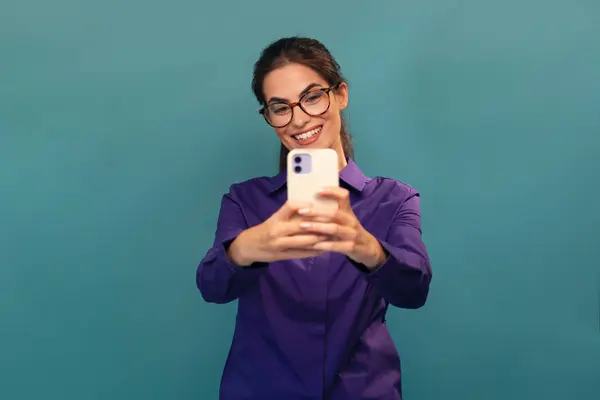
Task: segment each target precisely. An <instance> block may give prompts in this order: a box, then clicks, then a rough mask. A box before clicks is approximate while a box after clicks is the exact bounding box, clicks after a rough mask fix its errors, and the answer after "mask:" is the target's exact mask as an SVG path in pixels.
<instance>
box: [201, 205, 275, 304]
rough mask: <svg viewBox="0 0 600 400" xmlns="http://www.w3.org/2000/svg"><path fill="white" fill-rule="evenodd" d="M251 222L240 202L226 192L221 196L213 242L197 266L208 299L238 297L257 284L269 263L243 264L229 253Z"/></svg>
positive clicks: (213, 301) (203, 290)
mask: <svg viewBox="0 0 600 400" xmlns="http://www.w3.org/2000/svg"><path fill="white" fill-rule="evenodd" d="M247 228H248V224H247V223H246V220H245V218H244V215H243V213H242V210H241V208H240V206H239V204H238V203H237V202H236V201H235V200H234V199H233V198H232V197H231V195H229V194H226V195H224V196H223V198H222V200H221V209H220V211H219V217H218V220H217V230H216V234H215V239H214V243H213V246H212V247H211V248H210V249H209V250H208V252H207V253H206V255H205V256H204V258H203V259H202V261H200V264H199V265H198V268H197V270H196V285H197V286H198V289H199V290H200V293H201V294H202V297H203V298H204V300H205V301H206V302H209V303H218V304H224V303H229V302H231V301H233V300H236V299H237V298H239V297H240V295H241V294H242V293H243V292H244V291H245V290H247V289H248V288H250V287H251V286H252V285H254V284H257V281H258V277H259V276H260V275H261V274H262V272H263V271H264V270H265V267H267V265H268V264H267V263H254V264H252V265H250V266H245V267H239V266H237V265H235V264H233V263H232V262H231V260H230V259H229V257H228V256H227V249H228V248H229V245H230V244H231V243H232V242H233V241H234V240H235V238H236V237H237V236H238V235H239V234H240V233H241V232H242V231H244V230H245V229H247Z"/></svg>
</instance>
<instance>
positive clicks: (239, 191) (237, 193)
mask: <svg viewBox="0 0 600 400" xmlns="http://www.w3.org/2000/svg"><path fill="white" fill-rule="evenodd" d="M272 189H273V178H272V177H267V176H260V177H255V178H251V179H247V180H244V181H240V182H234V183H232V184H231V185H230V186H229V190H228V192H227V193H226V194H225V195H226V196H228V197H230V198H231V199H233V200H234V201H238V202H239V201H242V200H246V201H247V200H249V199H250V198H252V199H255V200H257V199H259V198H260V197H263V196H264V197H266V196H268V195H269V193H270V192H271V191H272Z"/></svg>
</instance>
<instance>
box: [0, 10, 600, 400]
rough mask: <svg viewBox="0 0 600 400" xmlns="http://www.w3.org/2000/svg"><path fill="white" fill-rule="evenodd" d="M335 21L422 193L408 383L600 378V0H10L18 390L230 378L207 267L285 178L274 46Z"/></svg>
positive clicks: (152, 395)
mask: <svg viewBox="0 0 600 400" xmlns="http://www.w3.org/2000/svg"><path fill="white" fill-rule="evenodd" d="M295 34H301V35H309V36H314V37H316V38H318V39H320V40H322V41H323V42H324V43H325V44H326V45H327V46H329V47H330V49H331V51H332V52H333V53H334V55H335V56H336V57H337V59H338V61H339V62H340V63H341V65H342V68H343V72H344V73H345V74H346V76H347V78H348V80H349V83H350V107H349V110H348V114H347V118H348V122H349V126H350V130H351V132H352V133H353V135H354V139H355V144H356V149H357V156H356V159H357V161H358V163H359V164H360V166H361V167H362V168H363V169H364V171H365V172H366V173H367V174H369V175H384V176H390V177H393V178H396V179H399V180H402V181H404V182H406V183H409V184H410V185H412V186H414V187H416V188H417V189H419V190H420V191H421V193H422V218H423V229H424V239H425V241H426V243H427V245H428V248H429V250H430V252H431V258H432V260H433V268H434V279H433V282H432V287H431V296H430V298H429V302H428V304H427V305H426V307H425V308H423V309H421V310H417V311H414V310H413V311H406V310H397V309H392V310H390V313H389V327H390V330H391V332H392V334H393V337H394V339H395V341H396V343H397V346H398V348H399V351H400V352H401V356H402V361H403V370H404V385H405V395H406V398H407V399H419V400H438V399H473V400H501V399H502V400H504V399H512V400H518V399H519V400H520V399H535V400H537V399H545V400H558V399H577V400H598V399H600V321H599V319H600V310H599V307H600V304H599V302H600V300H599V299H600V289H599V282H600V267H599V263H598V258H597V251H598V245H599V242H600V229H599V224H600V211H599V203H598V199H599V196H600V3H599V2H597V1H592V0H588V1H584V0H562V1H558V0H557V1H554V0H505V1H486V0H462V1H459V0H455V1H433V0H430V1H418V2H417V1H406V0H398V1H372V2H371V3H368V4H367V3H363V2H348V1H328V2H325V1H312V0H305V1H302V2H280V1H279V2H276V1H267V0H257V1H252V2H250V1H237V2H234V1H226V2H221V3H219V2H203V1H186V0H171V1H158V0H145V1H140V0H128V1H117V0H103V1H99V0H88V1H74V0H55V1H51V2H50V1H42V0H2V1H0V135H1V137H0V184H1V187H0V398H1V399H3V400H30V399H31V400H33V399H60V400H71V399H73V400H75V399H76V400H96V399H102V400H104V399H113V400H137V399H145V400H146V399H157V400H158V399H160V400H172V399H181V400H184V399H190V400H191V399H203V400H204V399H206V400H210V399H217V393H218V385H219V379H220V374H221V371H222V368H223V364H224V361H225V357H226V355H227V351H228V347H229V345H230V340H231V334H232V329H233V324H234V318H235V312H236V305H235V304H229V305H225V306H217V305H208V304H205V303H203V301H202V299H201V297H200V294H199V293H198V291H197V289H196V286H195V268H196V265H197V263H198V262H199V261H200V259H201V258H202V257H203V255H204V254H205V252H206V250H207V248H208V246H209V245H210V244H211V241H212V236H213V233H214V229H215V222H216V217H217V213H218V207H219V202H220V198H221V195H222V194H223V193H224V192H225V191H226V190H227V189H228V187H229V185H230V184H231V183H233V182H239V181H242V180H245V179H248V178H251V177H254V176H257V175H271V174H275V173H276V165H277V152H278V142H277V139H276V136H275V135H274V133H273V132H272V130H270V128H269V127H268V126H267V125H266V124H265V123H264V121H263V120H262V119H261V118H260V116H259V115H258V114H257V112H256V110H257V104H256V102H255V100H254V98H253V97H252V94H251V91H250V80H251V72H252V64H253V62H254V61H255V60H256V58H257V57H258V55H259V52H260V50H261V48H262V47H263V46H265V45H267V44H268V43H269V42H270V41H272V40H274V39H277V38H278V37H280V36H285V35H295Z"/></svg>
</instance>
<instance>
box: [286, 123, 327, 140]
mask: <svg viewBox="0 0 600 400" xmlns="http://www.w3.org/2000/svg"><path fill="white" fill-rule="evenodd" d="M321 128H322V127H321V126H319V127H317V128H315V129H311V130H310V131H308V132H304V133H300V134H298V135H294V136H293V138H294V139H296V140H299V141H304V140H308V139H310V138H312V137H313V136H315V135H316V134H318V133H319V132H321Z"/></svg>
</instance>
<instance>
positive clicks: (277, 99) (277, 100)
mask: <svg viewBox="0 0 600 400" xmlns="http://www.w3.org/2000/svg"><path fill="white" fill-rule="evenodd" d="M316 87H323V85H321V84H320V83H316V82H313V83H311V84H310V85H308V86H307V87H305V88H304V90H303V91H302V92H300V95H299V96H298V98H300V97H302V96H304V95H305V94H306V93H308V92H309V91H310V90H311V89H314V88H316ZM287 102H288V100H287V99H284V98H281V97H271V98H270V99H269V101H267V104H271V103H287Z"/></svg>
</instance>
